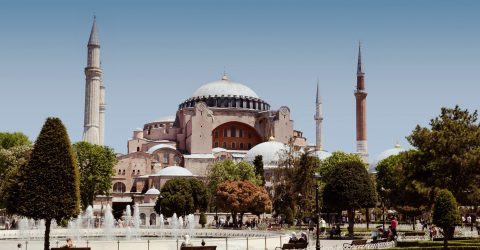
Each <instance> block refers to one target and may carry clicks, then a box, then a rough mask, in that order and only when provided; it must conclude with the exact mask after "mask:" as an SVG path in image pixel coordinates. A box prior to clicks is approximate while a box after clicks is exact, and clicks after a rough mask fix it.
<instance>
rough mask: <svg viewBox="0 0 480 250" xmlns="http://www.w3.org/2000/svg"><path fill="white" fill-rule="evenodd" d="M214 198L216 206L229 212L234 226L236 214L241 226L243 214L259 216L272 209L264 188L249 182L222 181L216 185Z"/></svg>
mask: <svg viewBox="0 0 480 250" xmlns="http://www.w3.org/2000/svg"><path fill="white" fill-rule="evenodd" d="M216 196H217V198H218V206H219V207H220V208H222V209H224V210H226V211H230V213H231V214H232V217H233V223H234V224H237V215H238V214H239V215H240V222H239V223H240V224H241V223H242V218H243V214H244V213H247V212H253V213H255V214H257V215H259V214H261V213H264V212H267V211H270V210H271V209H272V202H271V201H270V198H269V197H268V194H267V191H266V190H265V188H263V187H259V186H257V185H255V184H253V183H252V182H250V181H224V182H222V183H220V184H219V185H218V187H217V192H216Z"/></svg>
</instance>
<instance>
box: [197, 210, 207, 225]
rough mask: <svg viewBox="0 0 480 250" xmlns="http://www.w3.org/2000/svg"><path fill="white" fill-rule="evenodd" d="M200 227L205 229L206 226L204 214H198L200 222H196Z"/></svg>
mask: <svg viewBox="0 0 480 250" xmlns="http://www.w3.org/2000/svg"><path fill="white" fill-rule="evenodd" d="M198 223H199V224H200V225H202V228H205V224H207V216H206V215H205V212H203V211H202V212H201V213H200V220H199V221H198Z"/></svg>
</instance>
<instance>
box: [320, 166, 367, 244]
mask: <svg viewBox="0 0 480 250" xmlns="http://www.w3.org/2000/svg"><path fill="white" fill-rule="evenodd" d="M331 171H332V173H335V174H330V175H329V178H328V179H324V180H325V187H324V189H323V202H324V207H325V208H327V209H328V210H332V211H342V210H347V212H348V216H349V233H350V234H351V235H352V234H353V222H354V216H355V210H356V209H360V208H369V207H374V206H375V205H376V192H375V187H374V184H373V181H372V179H371V178H370V176H369V174H368V172H367V169H366V168H365V164H363V162H362V161H361V160H360V159H354V160H346V161H341V162H339V163H337V165H336V166H334V168H333V169H331Z"/></svg>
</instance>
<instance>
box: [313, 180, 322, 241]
mask: <svg viewBox="0 0 480 250" xmlns="http://www.w3.org/2000/svg"><path fill="white" fill-rule="evenodd" d="M313 178H314V179H315V210H316V215H315V216H316V217H317V223H316V224H317V226H316V227H317V229H316V234H317V242H316V243H315V250H320V232H319V225H318V224H319V223H320V208H319V206H318V190H319V189H320V186H319V185H318V181H319V180H320V178H322V176H321V175H320V173H315V174H314V175H313Z"/></svg>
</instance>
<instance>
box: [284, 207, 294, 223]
mask: <svg viewBox="0 0 480 250" xmlns="http://www.w3.org/2000/svg"><path fill="white" fill-rule="evenodd" d="M285 214H286V215H285V223H287V224H288V225H289V226H292V225H293V211H292V209H291V208H289V207H288V208H287V212H286V213H285Z"/></svg>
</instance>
